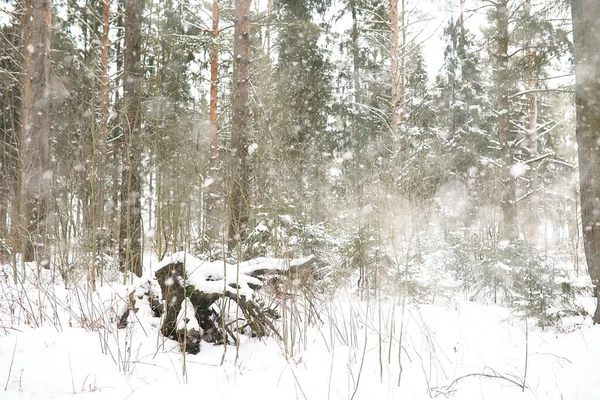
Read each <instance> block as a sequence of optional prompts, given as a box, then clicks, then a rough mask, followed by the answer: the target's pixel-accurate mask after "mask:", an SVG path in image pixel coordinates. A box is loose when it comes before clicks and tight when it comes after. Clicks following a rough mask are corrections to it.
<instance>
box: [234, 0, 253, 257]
mask: <svg viewBox="0 0 600 400" xmlns="http://www.w3.org/2000/svg"><path fill="white" fill-rule="evenodd" d="M250 2H251V0H235V22H234V33H233V117H232V121H231V151H232V153H233V160H232V171H231V172H232V173H231V182H230V194H229V202H230V203H229V249H230V250H232V249H233V248H234V247H235V246H236V245H237V244H238V243H239V241H240V240H241V239H243V238H244V237H245V236H246V232H247V229H248V202H249V199H248V194H249V190H248V167H247V165H246V164H247V158H248V148H247V140H248V139H247V135H248V128H249V120H250V105H249V104H250V103H249V101H250V99H249V93H248V87H249V85H248V82H249V79H250V68H249V67H250Z"/></svg>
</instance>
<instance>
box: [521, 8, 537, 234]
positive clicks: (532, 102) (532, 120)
mask: <svg viewBox="0 0 600 400" xmlns="http://www.w3.org/2000/svg"><path fill="white" fill-rule="evenodd" d="M531 6H532V4H531V0H525V3H523V8H524V11H525V17H526V18H527V19H530V18H531ZM526 47H527V49H526V52H525V59H526V62H527V87H528V89H529V90H530V93H529V127H528V132H527V150H528V152H529V157H530V158H532V159H534V158H535V157H537V155H538V143H537V116H538V109H537V95H536V93H535V71H534V67H535V65H534V55H533V49H532V46H531V39H529V38H528V39H527V43H526ZM530 165H531V170H530V173H529V179H530V182H531V183H530V190H531V196H530V211H529V213H528V214H529V221H528V223H527V229H526V230H527V231H529V232H530V234H529V236H537V231H538V229H537V228H538V219H539V218H538V208H539V200H540V199H539V196H538V184H539V179H538V172H537V168H538V165H539V163H538V162H532V163H531V164H530Z"/></svg>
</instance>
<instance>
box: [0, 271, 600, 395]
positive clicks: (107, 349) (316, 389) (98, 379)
mask: <svg viewBox="0 0 600 400" xmlns="http://www.w3.org/2000/svg"><path fill="white" fill-rule="evenodd" d="M3 271H4V273H5V274H6V275H5V276H4V277H3ZM9 271H10V267H9V266H4V267H0V281H1V282H2V283H1V284H0V399H3V400H12V399H72V398H78V399H111V400H114V399H131V400H138V399H139V400H142V399H143V400H152V399H167V398H203V399H261V400H269V399H308V400H313V399H316V400H321V399H328V400H329V399H400V398H401V399H427V398H454V399H461V400H471V399H509V398H510V399H565V400H566V399H579V400H588V399H589V400H592V399H599V398H600V374H598V368H597V360H598V359H599V358H600V327H598V326H592V324H591V321H590V318H589V317H587V318H585V319H584V318H583V317H579V318H577V319H571V320H568V321H563V323H562V325H561V326H559V327H546V328H545V329H542V328H540V327H538V326H536V325H535V321H533V320H530V321H528V323H527V324H526V323H525V321H524V320H523V319H520V318H517V317H515V316H513V315H512V314H511V312H510V310H508V309H506V308H503V307H499V306H495V305H483V304H477V303H473V302H469V301H464V300H458V299H453V300H451V301H444V302H445V303H446V304H435V305H423V304H421V305H417V304H414V303H412V302H411V301H408V302H407V303H406V304H407V305H406V307H405V308H404V310H403V307H402V305H401V301H400V300H399V299H396V301H394V299H389V300H388V301H369V302H366V301H359V300H358V299H357V298H356V296H355V295H352V294H349V293H344V292H339V293H338V294H337V295H336V296H335V297H334V298H332V299H329V300H327V302H326V303H324V304H323V305H322V307H321V310H322V313H321V315H320V316H321V319H322V320H323V321H322V323H319V324H313V325H311V324H306V325H304V324H303V323H300V324H299V328H298V329H296V330H295V331H294V332H295V333H294V334H292V333H291V332H292V331H290V334H289V335H288V344H287V345H284V344H282V343H281V341H279V340H276V339H274V338H267V339H263V340H259V339H255V338H250V337H246V336H242V339H241V340H240V344H239V346H238V347H236V346H233V345H232V346H227V348H226V349H224V347H223V346H215V345H213V344H209V343H202V349H201V351H200V353H199V354H197V355H185V356H184V355H183V354H182V353H181V352H180V351H179V345H178V343H177V342H175V341H172V340H168V339H164V338H163V337H162V336H161V335H160V333H159V323H160V321H159V318H157V317H153V316H152V312H151V310H150V307H149V303H148V301H147V299H146V298H142V299H138V300H137V302H136V307H137V308H138V311H137V313H135V314H131V315H130V317H129V324H128V327H127V328H125V329H116V321H115V320H114V319H115V316H116V315H118V313H119V312H120V311H122V307H124V304H126V303H124V302H123V301H121V300H122V299H123V298H126V297H127V293H129V291H130V290H131V286H129V287H127V286H124V285H119V284H113V285H105V286H104V287H102V288H100V289H99V290H98V291H97V293H95V294H94V295H93V296H92V298H89V297H88V298H86V297H85V296H86V295H85V293H83V292H82V291H77V290H74V289H66V288H65V285H64V284H63V283H61V282H57V281H56V282H54V283H53V282H52V281H51V280H49V278H48V277H46V278H44V276H40V277H39V282H42V284H41V285H39V286H37V287H35V284H34V283H25V284H20V285H17V286H15V285H12V284H11V282H10V281H11V280H10V278H9V276H10V275H9V274H8V273H9ZM30 275H35V274H34V273H33V271H32V273H31V274H30ZM148 276H149V275H146V277H145V278H143V279H141V280H138V281H137V285H138V286H137V288H138V293H142V292H143V290H145V289H143V287H144V285H146V288H147V287H148V286H147V285H148V283H147V281H148V279H147V278H148ZM144 279H145V282H144ZM27 282H30V281H27ZM140 288H142V289H140ZM582 301H583V302H584V304H585V305H586V306H587V307H588V309H589V311H592V306H593V305H594V299H592V298H586V299H582ZM19 302H20V303H22V304H18V303H19ZM394 303H395V304H396V305H395V306H394V305H393V304H394ZM40 304H41V305H42V306H41V307H40ZM119 308H121V310H119ZM111 312H112V313H113V315H112V316H110V315H109V314H110V313H111ZM401 332H402V335H401V334H400V333H401ZM400 343H401V347H402V353H401V354H400V357H399V351H398V350H399V348H400ZM400 363H401V367H400ZM400 371H402V373H401V374H400ZM523 381H525V385H524V386H525V388H524V389H523V388H522V386H521V385H522V383H523Z"/></svg>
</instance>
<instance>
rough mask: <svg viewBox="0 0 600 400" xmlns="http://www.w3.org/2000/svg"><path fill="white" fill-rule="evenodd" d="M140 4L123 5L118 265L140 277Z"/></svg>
mask: <svg viewBox="0 0 600 400" xmlns="http://www.w3.org/2000/svg"><path fill="white" fill-rule="evenodd" d="M142 11H143V8H142V0H127V1H126V3H125V46H124V49H123V51H124V53H123V55H124V71H123V107H124V109H123V110H124V111H123V136H124V146H123V156H122V158H123V165H122V168H123V169H122V179H121V223H120V227H119V265H120V266H121V269H122V270H123V271H131V272H133V273H134V274H136V275H137V276H141V275H142V243H141V239H142V231H141V228H142V213H141V211H142V210H141V194H142V181H141V162H142V154H141V153H142V145H141V131H140V127H141V111H142V110H141V90H142V86H143V85H142V84H143V75H142V68H141V50H142V49H141V37H142Z"/></svg>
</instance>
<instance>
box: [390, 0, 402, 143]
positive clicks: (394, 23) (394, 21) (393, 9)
mask: <svg viewBox="0 0 600 400" xmlns="http://www.w3.org/2000/svg"><path fill="white" fill-rule="evenodd" d="M390 24H391V38H390V39H391V43H392V48H391V53H392V54H391V55H392V124H391V128H392V135H393V136H394V140H396V129H397V128H398V105H399V103H400V100H399V96H398V83H399V81H400V79H399V77H398V72H399V71H398V0H390Z"/></svg>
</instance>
